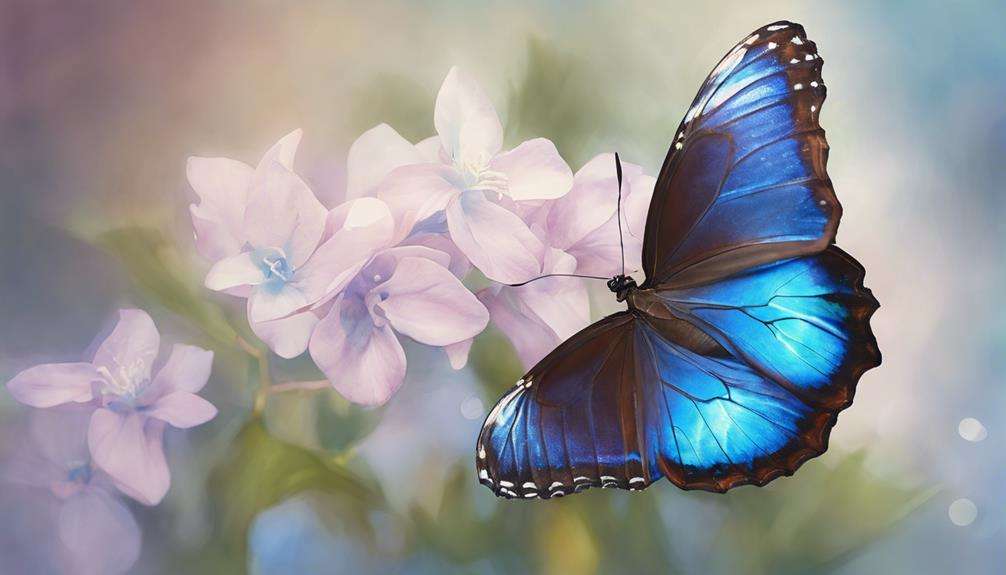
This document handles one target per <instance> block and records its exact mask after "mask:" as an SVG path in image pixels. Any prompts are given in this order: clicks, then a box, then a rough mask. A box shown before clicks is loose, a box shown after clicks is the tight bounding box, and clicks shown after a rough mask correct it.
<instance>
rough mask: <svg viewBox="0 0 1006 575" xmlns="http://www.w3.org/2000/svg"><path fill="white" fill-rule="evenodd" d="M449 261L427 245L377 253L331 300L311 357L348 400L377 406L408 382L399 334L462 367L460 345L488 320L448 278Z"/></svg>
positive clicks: (458, 284)
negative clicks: (442, 353)
mask: <svg viewBox="0 0 1006 575" xmlns="http://www.w3.org/2000/svg"><path fill="white" fill-rule="evenodd" d="M449 265H450V256H449V255H448V254H446V253H444V252H441V251H439V250H435V249H432V248H428V247H426V246H418V245H414V246H398V247H392V248H388V249H385V250H382V251H380V252H378V253H377V254H376V255H375V256H374V257H373V258H372V259H371V260H370V261H369V262H367V264H366V265H365V266H364V267H363V268H362V269H361V270H360V271H359V273H357V274H356V275H355V276H354V277H353V278H352V279H351V280H350V281H349V282H348V283H347V284H346V285H345V288H344V289H342V290H340V291H339V292H338V294H337V295H336V296H335V299H334V300H333V303H332V305H331V308H330V310H329V311H328V314H327V315H326V316H325V317H324V319H322V320H321V321H320V322H319V323H318V325H317V327H316V329H315V330H314V333H313V335H312V336H311V343H310V351H311V357H312V358H313V359H314V361H315V363H316V364H317V365H318V367H319V368H321V370H322V371H323V372H325V375H326V376H327V377H328V379H329V380H330V381H331V382H332V385H333V386H334V387H335V389H336V390H338V391H339V392H340V393H341V394H342V395H343V396H345V397H346V398H347V399H349V400H350V401H353V402H355V403H360V404H363V405H380V404H383V403H385V402H386V401H388V399H389V398H390V397H391V396H392V395H393V394H394V393H395V391H397V390H398V388H399V387H401V385H402V383H403V382H404V380H405V370H406V360H405V351H404V349H403V348H402V345H401V343H400V342H399V335H404V336H407V337H409V338H411V339H413V340H415V341H418V342H419V343H423V344H426V345H432V346H438V347H445V348H447V349H448V352H449V355H450V356H451V357H452V360H453V361H452V364H454V365H458V364H460V365H464V361H463V359H462V358H459V356H460V355H463V356H464V357H467V348H466V347H465V342H466V341H468V340H470V339H471V338H472V337H474V336H475V335H476V334H478V333H479V332H481V331H482V330H483V329H485V327H486V324H487V323H488V321H489V313H488V312H487V311H486V309H485V307H484V306H483V305H482V304H481V303H479V301H478V300H477V299H476V298H475V296H474V295H473V294H472V293H471V292H470V291H468V290H467V289H466V288H465V287H464V285H462V284H461V282H460V281H459V280H458V279H457V278H456V277H455V276H454V275H453V274H452V273H451V272H450V270H449V269H448V267H447V266H449Z"/></svg>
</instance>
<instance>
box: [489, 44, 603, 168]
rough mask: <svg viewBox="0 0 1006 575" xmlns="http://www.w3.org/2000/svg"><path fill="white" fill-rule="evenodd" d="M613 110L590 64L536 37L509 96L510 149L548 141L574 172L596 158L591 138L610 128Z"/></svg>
mask: <svg viewBox="0 0 1006 575" xmlns="http://www.w3.org/2000/svg"><path fill="white" fill-rule="evenodd" d="M609 107H610V104H609V102H608V101H607V100H606V98H605V96H603V95H602V91H600V90H597V87H596V86H595V85H594V79H593V77H592V75H591V67H590V64H589V62H586V61H585V60H583V59H581V58H579V57H577V56H575V55H573V54H568V53H564V52H561V51H560V50H559V49H558V48H556V47H555V46H554V45H553V44H550V43H548V42H547V41H545V40H542V39H541V38H538V37H534V36H532V37H530V38H529V39H528V41H527V62H526V67H525V69H524V76H523V77H522V78H521V79H520V80H519V81H518V82H517V83H516V84H514V85H513V86H512V87H511V91H510V97H509V100H508V107H507V110H508V114H507V119H506V142H507V145H508V146H515V145H517V144H519V143H520V142H523V141H524V140H528V139H531V138H537V137H543V138H548V139H550V140H552V142H553V143H555V145H556V148H558V150H559V154H560V155H562V157H563V158H564V159H565V160H566V161H567V162H568V163H569V164H570V166H571V167H573V169H574V170H575V169H576V168H577V167H579V166H581V165H583V164H584V163H585V162H586V161H587V160H589V159H590V157H591V156H593V154H594V152H593V151H592V148H593V142H592V139H593V137H594V136H595V135H596V134H598V133H600V132H602V131H603V130H604V128H605V127H606V124H605V118H610V117H611V114H610V113H609Z"/></svg>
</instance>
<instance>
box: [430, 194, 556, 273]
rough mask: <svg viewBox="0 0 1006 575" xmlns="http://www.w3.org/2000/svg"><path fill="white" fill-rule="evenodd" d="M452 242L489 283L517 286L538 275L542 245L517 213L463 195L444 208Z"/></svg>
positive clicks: (471, 195) (478, 196) (483, 198)
mask: <svg viewBox="0 0 1006 575" xmlns="http://www.w3.org/2000/svg"><path fill="white" fill-rule="evenodd" d="M447 227H448V229H450V232H451V239H453V240H454V243H455V244H457V246H458V249H460V250H461V251H462V252H463V253H464V254H465V256H467V257H468V259H469V260H470V261H471V262H472V264H473V265H474V266H475V267H477V268H479V269H480V270H481V271H482V273H483V274H485V275H486V277H488V278H489V279H491V280H495V281H498V282H502V283H518V282H522V281H525V280H528V279H531V278H532V277H535V276H536V275H538V273H539V271H540V270H541V258H542V257H543V255H544V253H543V252H544V245H543V244H542V243H541V241H540V240H539V239H538V238H537V237H535V235H534V234H533V233H532V232H531V230H530V229H529V228H528V227H527V225H525V224H524V222H523V221H521V219H520V218H519V217H517V215H516V214H514V213H513V212H511V211H509V210H507V209H506V208H503V207H501V206H498V205H496V204H494V203H492V202H490V201H489V200H487V199H486V197H485V195H484V194H483V193H482V192H465V193H464V194H462V195H461V196H460V197H459V198H457V199H455V200H453V201H451V203H450V204H449V205H448V206H447Z"/></svg>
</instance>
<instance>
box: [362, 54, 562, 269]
mask: <svg viewBox="0 0 1006 575" xmlns="http://www.w3.org/2000/svg"><path fill="white" fill-rule="evenodd" d="M434 126H435V127H436V130H437V134H438V136H437V138H435V139H429V140H425V141H423V142H421V143H420V144H417V145H416V146H414V148H413V149H412V150H409V149H408V147H407V146H405V144H406V143H407V142H404V141H399V138H400V136H397V134H394V133H393V130H392V131H390V132H389V131H388V130H386V129H381V130H378V131H375V132H374V133H373V134H371V135H370V138H369V139H371V140H374V141H380V142H383V143H379V144H378V143H375V142H374V141H371V142H369V143H368V144H367V148H368V149H380V150H396V153H395V158H396V159H395V161H394V162H391V163H389V164H386V165H384V166H382V167H381V169H377V170H375V171H374V172H373V173H372V174H370V176H368V178H363V179H365V180H366V181H367V182H369V183H368V184H366V185H359V186H358V187H356V188H355V189H358V190H361V193H366V192H367V191H368V190H374V192H373V193H375V194H376V195H377V197H380V198H382V199H384V200H385V201H386V202H387V203H388V205H389V206H390V207H391V209H392V211H393V213H394V216H395V220H396V224H397V227H396V238H398V239H403V238H405V237H406V236H407V235H408V234H409V233H411V232H413V231H414V230H415V229H417V228H419V229H424V223H425V222H427V221H428V220H429V219H430V218H437V219H438V225H443V226H445V227H446V231H447V232H448V233H449V234H450V237H451V239H452V240H453V241H454V243H455V244H456V245H457V247H458V248H459V249H460V251H461V252H462V253H464V254H465V256H466V257H467V258H468V260H470V261H471V263H472V264H474V265H475V266H476V267H477V268H479V269H480V270H481V271H482V272H483V273H484V274H485V275H486V277H488V278H490V279H493V280H496V281H500V282H505V283H515V282H519V281H523V280H526V279H529V278H531V277H533V276H535V275H537V274H538V273H539V272H540V271H541V269H542V262H543V260H544V259H545V255H546V254H545V252H546V245H545V244H543V243H542V242H541V240H540V239H538V238H537V237H536V236H535V234H534V233H532V232H531V230H530V229H529V228H528V226H527V225H526V224H525V223H524V222H523V221H522V220H521V218H520V217H519V216H518V215H517V213H515V211H516V210H517V209H518V206H519V205H521V204H539V203H541V202H543V201H545V200H549V199H555V198H558V197H561V196H563V195H565V194H566V193H567V192H568V191H569V189H570V186H571V185H572V172H571V171H570V169H569V166H567V165H566V162H565V161H563V159H562V158H561V157H560V156H559V154H558V152H557V151H556V149H555V145H553V144H552V142H550V141H548V140H546V139H544V138H537V139H533V140H528V141H526V142H523V143H522V144H520V145H518V146H517V147H515V148H513V149H512V150H509V151H506V152H501V148H502V141H503V126H502V124H501V123H500V120H499V117H498V115H497V114H496V110H495V108H494V107H493V105H492V102H490V101H489V98H488V97H487V96H486V94H485V93H484V92H483V91H482V89H481V88H480V87H479V85H478V84H477V83H476V82H475V81H474V80H472V79H471V78H469V77H468V76H466V75H465V74H463V73H462V72H461V71H460V70H458V69H457V68H452V69H451V71H450V72H449V73H448V74H447V78H446V79H445V80H444V83H443V85H442V86H441V88H440V92H439V94H438V95H437V101H436V107H435V110H434ZM379 128H380V127H379ZM375 130H377V129H376V128H375ZM396 136H397V138H396ZM403 142H404V143H403ZM417 157H422V158H423V159H424V161H422V162H421V163H415V160H416V158H417ZM394 164H397V165H398V167H394V168H393V169H391V170H390V171H388V172H387V175H386V176H385V175H384V174H385V172H386V171H387V169H388V168H389V167H391V166H392V165H394ZM349 172H350V176H351V180H350V181H351V182H354V181H356V176H353V174H354V173H359V171H358V170H356V169H355V168H354V166H353V165H351V166H350V167H349ZM378 179H379V180H380V183H379V184H374V183H373V182H375V181H377V180H378Z"/></svg>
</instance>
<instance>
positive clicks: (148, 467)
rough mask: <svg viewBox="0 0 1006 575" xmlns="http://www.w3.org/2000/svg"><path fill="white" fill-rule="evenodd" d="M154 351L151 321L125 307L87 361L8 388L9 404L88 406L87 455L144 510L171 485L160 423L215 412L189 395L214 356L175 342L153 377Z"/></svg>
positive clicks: (22, 376)
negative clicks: (10, 399)
mask: <svg viewBox="0 0 1006 575" xmlns="http://www.w3.org/2000/svg"><path fill="white" fill-rule="evenodd" d="M159 346H160V334H159V333H158V332H157V328H156V327H155V326H154V322H153V320H151V319H150V316H149V315H147V313H146V312H144V311H142V310H137V309H124V310H120V311H119V322H118V323H117V324H116V326H115V328H114V329H113V330H112V333H111V334H110V335H109V336H108V337H107V338H106V339H105V340H104V341H103V342H102V344H101V345H100V346H99V347H98V350H97V352H96V353H95V355H94V358H93V359H92V360H91V361H90V362H79V363H63V364H43V365H38V366H35V367H31V368H29V369H26V370H24V371H22V372H21V373H19V374H18V375H16V376H15V377H14V378H13V379H12V380H10V381H9V382H8V383H7V389H8V390H9V391H10V393H11V395H13V396H14V398H15V399H17V400H18V401H20V402H21V403H24V404H26V405H30V406H32V407H39V408H48V407H55V406H60V405H64V404H75V403H76V404H88V405H89V406H91V407H93V408H94V410H93V412H92V413H91V415H90V424H89V429H88V434H87V436H88V445H89V446H90V452H91V458H92V459H93V461H94V463H95V464H96V465H97V466H98V467H100V468H101V469H102V470H104V471H105V472H106V473H108V475H109V476H110V477H111V478H112V479H113V480H114V482H115V485H116V486H117V487H118V488H119V489H120V490H121V491H123V492H124V493H126V494H128V495H129V496H131V497H133V498H134V499H136V500H137V501H140V502H141V503H145V504H147V505H156V504H157V503H158V502H160V501H161V499H162V498H163V497H164V495H165V493H167V491H168V487H169V485H170V483H171V477H170V474H169V471H168V466H167V463H166V462H165V459H164V449H163V441H162V438H163V434H164V428H165V425H172V426H174V427H177V428H188V427H194V426H196V425H200V424H202V423H205V422H207V421H209V420H210V419H212V418H213V417H214V416H216V413H217V410H216V408H215V407H213V405H212V404H210V403H209V402H208V401H206V400H205V399H203V398H202V397H200V396H198V395H196V394H197V392H198V391H199V390H200V389H202V388H203V386H204V385H205V384H206V381H207V379H209V375H210V367H211V365H212V362H213V352H211V351H207V350H204V349H200V348H198V347H195V346H189V345H179V344H176V345H175V346H174V347H173V348H172V350H171V355H170V356H169V357H168V359H167V361H166V362H165V363H164V364H163V365H162V366H161V367H160V369H159V370H158V371H157V372H156V374H154V375H153V376H152V368H153V365H154V360H155V359H156V358H157V355H158V349H159Z"/></svg>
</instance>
